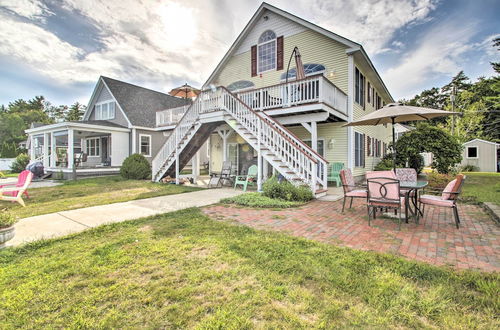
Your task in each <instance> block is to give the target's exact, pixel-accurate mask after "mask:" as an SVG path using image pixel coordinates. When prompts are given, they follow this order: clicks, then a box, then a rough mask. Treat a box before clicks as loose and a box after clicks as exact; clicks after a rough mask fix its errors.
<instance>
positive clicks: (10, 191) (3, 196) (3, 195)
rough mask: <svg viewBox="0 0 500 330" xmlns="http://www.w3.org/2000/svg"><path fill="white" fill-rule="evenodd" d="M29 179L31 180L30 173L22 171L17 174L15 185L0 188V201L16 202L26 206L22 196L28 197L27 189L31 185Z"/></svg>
mask: <svg viewBox="0 0 500 330" xmlns="http://www.w3.org/2000/svg"><path fill="white" fill-rule="evenodd" d="M21 175H22V176H21ZM31 179H33V173H31V172H30V171H22V172H21V173H20V174H19V177H18V181H17V183H16V184H12V185H3V186H1V187H0V200H3V201H12V202H18V203H19V204H21V205H22V206H26V204H24V200H23V195H26V196H28V191H27V189H28V186H29V185H30V183H31ZM28 197H29V196H28Z"/></svg>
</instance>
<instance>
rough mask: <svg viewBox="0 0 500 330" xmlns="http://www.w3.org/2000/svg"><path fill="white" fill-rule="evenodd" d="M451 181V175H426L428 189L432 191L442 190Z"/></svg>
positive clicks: (433, 173) (435, 173)
mask: <svg viewBox="0 0 500 330" xmlns="http://www.w3.org/2000/svg"><path fill="white" fill-rule="evenodd" d="M453 179H455V176H454V175H451V174H442V173H438V172H431V173H429V174H427V181H428V182H429V187H430V188H434V189H444V188H445V187H446V185H447V184H448V183H449V182H450V181H451V180H453Z"/></svg>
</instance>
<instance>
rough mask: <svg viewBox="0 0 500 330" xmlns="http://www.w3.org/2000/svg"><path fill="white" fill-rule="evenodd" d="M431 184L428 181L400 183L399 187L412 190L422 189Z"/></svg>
mask: <svg viewBox="0 0 500 330" xmlns="http://www.w3.org/2000/svg"><path fill="white" fill-rule="evenodd" d="M428 184H429V182H427V181H417V182H412V181H400V183H399V186H400V187H401V188H411V189H422V188H424V187H426V186H427V185H428Z"/></svg>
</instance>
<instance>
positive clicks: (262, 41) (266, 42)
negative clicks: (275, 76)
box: [257, 30, 276, 73]
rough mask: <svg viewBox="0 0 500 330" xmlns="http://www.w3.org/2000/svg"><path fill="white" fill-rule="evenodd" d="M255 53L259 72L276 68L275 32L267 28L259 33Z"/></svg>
mask: <svg viewBox="0 0 500 330" xmlns="http://www.w3.org/2000/svg"><path fill="white" fill-rule="evenodd" d="M257 53H258V55H257V58H258V64H257V65H258V66H257V70H258V72H259V73H262V72H265V71H270V70H276V33H274V32H273V31H271V30H267V31H265V32H264V33H262V34H261V35H260V38H259V43H258V44H257Z"/></svg>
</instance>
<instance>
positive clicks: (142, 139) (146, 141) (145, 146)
mask: <svg viewBox="0 0 500 330" xmlns="http://www.w3.org/2000/svg"><path fill="white" fill-rule="evenodd" d="M139 143H140V149H139V150H140V151H141V154H142V155H144V156H145V157H151V135H143V134H139Z"/></svg>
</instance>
